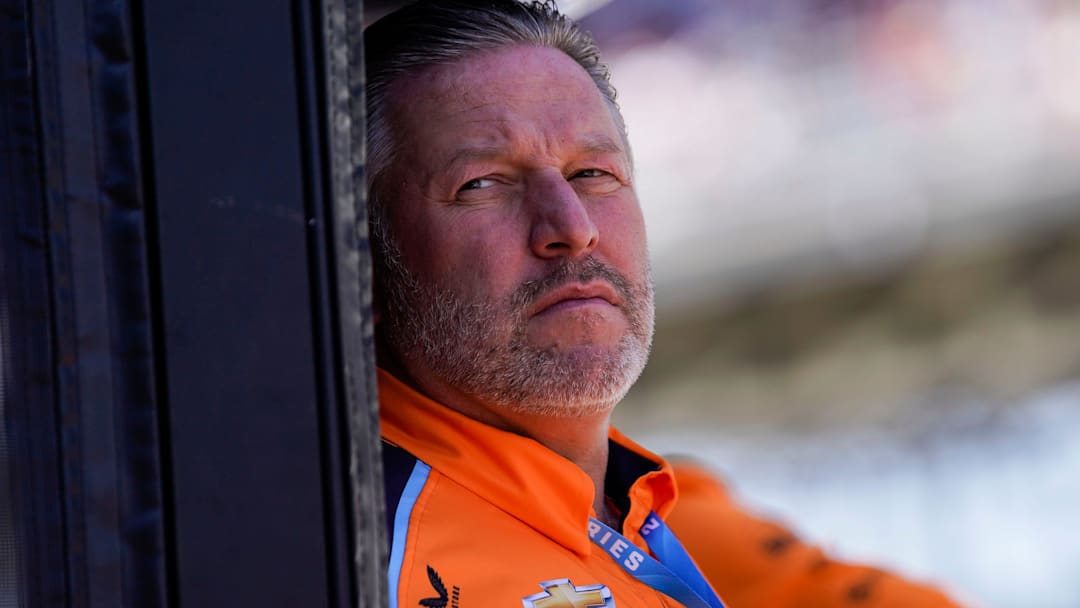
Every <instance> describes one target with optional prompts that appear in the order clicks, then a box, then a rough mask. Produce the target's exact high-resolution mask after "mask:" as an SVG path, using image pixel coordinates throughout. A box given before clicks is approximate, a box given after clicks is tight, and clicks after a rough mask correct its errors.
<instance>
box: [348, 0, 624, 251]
mask: <svg viewBox="0 0 1080 608" xmlns="http://www.w3.org/2000/svg"><path fill="white" fill-rule="evenodd" d="M515 46H544V47H550V48H553V49H557V50H560V51H562V52H564V53H566V54H567V55H568V56H569V57H570V58H571V59H573V60H574V61H576V62H577V63H578V64H579V65H580V66H581V67H582V68H584V70H585V71H586V72H587V73H588V74H589V76H590V77H591V78H592V80H593V82H594V83H595V84H596V88H597V89H599V91H600V93H601V94H603V96H604V99H605V100H606V101H607V103H608V106H609V108H610V110H611V113H612V117H613V118H614V120H615V123H616V126H617V127H618V129H619V132H620V133H621V134H622V135H623V139H624V142H625V139H626V136H625V134H626V127H625V124H624V122H623V119H622V115H621V114H620V112H619V107H618V105H617V104H616V103H615V87H614V86H612V84H611V76H610V72H609V70H608V68H607V66H606V65H605V64H603V63H601V61H600V51H599V49H598V48H597V46H596V41H595V40H594V39H593V37H592V35H591V34H589V33H588V32H586V31H585V30H583V29H581V28H580V27H579V26H578V25H577V23H575V22H574V21H572V20H571V19H570V18H568V17H566V16H565V15H563V14H561V13H560V12H559V11H558V9H557V8H556V7H555V4H554V2H553V1H551V0H545V1H542V2H541V1H533V2H519V1H517V0H421V1H420V2H417V3H415V4H411V5H409V6H406V7H404V8H402V9H399V10H397V11H395V12H393V13H391V14H389V15H387V16H385V17H383V18H382V19H380V20H378V21H377V22H375V23H374V24H372V25H371V26H370V27H368V28H367V29H366V30H365V31H364V61H365V63H366V73H367V84H366V86H365V94H366V96H367V136H368V153H367V175H368V201H369V202H368V206H369V210H370V214H371V218H372V223H373V226H372V228H373V235H372V236H373V237H374V239H375V245H376V247H378V248H380V249H381V248H382V247H384V246H385V245H387V243H385V242H384V240H385V239H386V238H387V237H388V236H389V235H388V234H387V232H386V230H387V227H386V226H385V222H386V219H387V218H386V213H387V211H388V210H387V209H386V205H387V204H388V203H389V202H390V201H389V200H388V199H389V198H392V197H391V196H388V194H389V193H387V192H384V191H382V187H381V183H380V182H381V181H382V180H381V178H382V177H383V175H384V174H385V172H386V170H387V169H388V168H389V167H390V165H391V164H392V163H393V160H394V154H395V152H396V142H395V141H394V134H393V132H392V129H391V125H390V118H391V116H390V114H391V112H390V110H389V108H387V105H386V103H387V94H388V91H389V89H390V87H391V86H392V85H393V84H394V83H395V82H396V81H397V80H398V79H399V78H402V77H408V76H410V75H412V74H416V73H419V72H420V71H422V70H424V69H425V68H428V67H430V66H434V65H440V64H449V63H454V62H457V61H461V60H464V59H466V58H468V57H470V56H472V55H474V54H476V53H483V52H486V51H493V50H497V49H502V48H510V47H515ZM627 152H628V153H629V150H627ZM377 253H385V251H382V252H377Z"/></svg>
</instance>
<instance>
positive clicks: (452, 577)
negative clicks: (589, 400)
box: [379, 370, 679, 608]
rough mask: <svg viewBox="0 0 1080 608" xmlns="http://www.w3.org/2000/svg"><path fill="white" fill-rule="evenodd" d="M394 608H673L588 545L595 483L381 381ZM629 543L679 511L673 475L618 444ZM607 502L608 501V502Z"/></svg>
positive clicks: (518, 441) (532, 444)
mask: <svg viewBox="0 0 1080 608" xmlns="http://www.w3.org/2000/svg"><path fill="white" fill-rule="evenodd" d="M379 398H380V401H381V403H382V408H381V410H382V413H381V423H382V435H383V439H384V444H383V462H384V465H385V475H386V488H387V492H386V494H387V524H388V527H389V529H390V531H391V536H392V539H391V551H390V566H389V579H390V606H391V608H395V607H400V608H405V607H409V608H414V607H416V606H423V607H426V608H481V607H483V608H487V607H512V606H525V608H531V607H535V608H585V607H587V606H599V607H605V606H606V607H608V608H612V607H614V606H617V607H618V608H646V607H649V608H662V607H667V608H676V607H678V606H679V604H677V603H675V601H674V600H672V599H670V598H668V597H667V596H665V595H662V594H660V593H658V592H657V591H654V590H653V589H652V588H651V587H649V586H647V585H645V584H643V583H640V582H638V581H637V580H636V579H634V578H633V577H632V576H631V575H629V574H627V573H626V572H625V571H624V570H623V569H622V568H620V567H619V566H618V565H617V564H616V563H615V562H614V560H612V558H611V557H609V556H608V554H607V553H605V552H604V551H603V550H602V549H600V548H599V547H596V546H595V545H593V543H592V541H591V540H590V539H589V536H588V533H587V528H586V525H587V522H588V519H589V517H590V516H595V512H594V511H593V509H592V504H593V494H594V491H593V484H592V480H591V479H589V477H588V476H587V475H586V474H585V473H584V472H583V471H582V470H581V469H579V468H578V467H577V465H575V464H574V463H572V462H570V461H569V460H567V459H565V458H563V457H562V456H559V455H558V454H556V453H554V452H552V451H551V450H548V449H547V448H545V447H544V446H543V445H541V444H540V443H538V442H536V441H534V440H532V439H529V438H526V437H522V436H519V435H515V434H512V433H508V432H504V431H500V430H498V429H495V428H493V427H490V426H487V425H485V424H482V423H480V422H477V421H475V420H472V419H471V418H467V417H466V416H463V415H462V414H459V413H458V412H456V411H454V410H451V409H450V408H447V407H445V406H443V405H440V404H438V403H435V402H433V401H431V400H429V399H427V398H426V397H424V396H422V395H420V394H419V393H417V392H416V391H413V390H412V389H410V388H409V387H407V386H405V385H404V384H402V383H401V382H400V381H398V380H397V379H395V378H394V377H393V376H391V375H389V374H387V373H386V372H384V371H382V370H380V372H379ZM610 437H611V443H610V446H611V457H610V458H609V469H608V489H609V490H611V491H612V492H613V493H616V494H617V495H619V496H622V497H624V498H625V501H624V502H623V505H621V506H622V507H624V508H623V509H622V510H623V512H624V513H625V514H626V518H625V524H624V526H623V530H622V531H623V534H624V535H625V536H626V537H627V538H628V539H630V540H631V541H632V542H633V543H635V544H636V545H638V546H639V547H644V546H645V543H644V541H643V539H642V538H641V536H640V535H639V534H638V532H637V530H638V529H639V528H640V527H641V525H642V524H643V523H644V521H645V517H646V516H647V515H648V513H649V512H650V511H651V510H655V511H656V513H657V514H659V515H660V516H661V517H663V516H664V515H666V514H667V513H668V512H669V511H670V510H671V507H672V505H673V503H674V499H675V480H674V477H673V475H672V472H671V468H670V467H669V466H668V464H667V463H666V462H664V461H663V460H662V459H660V458H659V457H657V456H654V455H652V454H650V453H649V452H647V451H645V450H644V449H642V448H641V447H639V446H637V445H636V444H634V443H632V442H631V441H629V440H628V439H626V438H625V437H623V436H622V435H621V434H619V433H618V432H617V431H615V430H612V432H611V435H610ZM609 495H610V494H609Z"/></svg>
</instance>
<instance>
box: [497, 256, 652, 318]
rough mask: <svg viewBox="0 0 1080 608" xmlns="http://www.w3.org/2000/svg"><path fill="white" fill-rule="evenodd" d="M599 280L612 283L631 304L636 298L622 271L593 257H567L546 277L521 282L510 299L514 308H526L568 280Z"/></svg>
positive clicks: (573, 281)
mask: <svg viewBox="0 0 1080 608" xmlns="http://www.w3.org/2000/svg"><path fill="white" fill-rule="evenodd" d="M597 279H601V280H604V281H607V282H608V283H610V284H611V286H612V287H614V288H615V290H616V291H618V292H619V295H620V296H621V297H622V300H623V302H625V303H627V304H629V303H631V302H633V301H634V290H633V287H632V286H631V283H630V281H629V280H628V279H627V278H626V277H625V276H623V274H622V273H620V272H619V271H617V270H615V269H614V268H612V267H611V266H608V265H607V264H604V263H603V262H601V261H600V260H598V259H596V258H594V257H588V258H585V259H583V260H564V261H563V262H562V263H561V264H559V265H558V266H556V267H555V268H554V269H552V270H551V272H549V273H548V274H547V275H545V276H544V277H542V278H539V279H535V280H531V281H525V282H524V283H522V284H521V286H520V287H518V288H517V289H516V290H514V293H513V294H512V295H511V297H510V301H511V304H512V305H513V306H514V308H515V309H518V310H524V309H525V308H526V307H528V306H529V305H530V304H532V303H533V302H534V301H536V300H537V299H538V298H540V297H542V296H543V295H544V294H546V293H548V292H550V291H552V290H554V289H558V288H559V287H562V286H563V285H566V284H567V283H588V282H589V281H594V280H597Z"/></svg>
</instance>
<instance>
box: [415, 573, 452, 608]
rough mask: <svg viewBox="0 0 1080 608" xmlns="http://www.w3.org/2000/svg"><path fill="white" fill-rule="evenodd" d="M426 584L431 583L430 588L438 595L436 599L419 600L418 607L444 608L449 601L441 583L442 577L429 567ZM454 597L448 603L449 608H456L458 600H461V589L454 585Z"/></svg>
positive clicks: (444, 586) (444, 587)
mask: <svg viewBox="0 0 1080 608" xmlns="http://www.w3.org/2000/svg"><path fill="white" fill-rule="evenodd" d="M427 577H428V582H430V583H431V588H432V589H434V590H435V593H437V594H438V596H437V597H426V598H424V599H422V600H420V605H421V606H423V607H424V608H446V604H447V602H448V601H449V600H450V597H448V594H447V592H446V585H444V584H443V582H442V577H440V576H439V573H438V572H436V571H435V568H432V567H431V566H430V565H429V566H428V567H427ZM453 593H454V597H453V601H452V602H450V608H458V600H459V599H460V598H461V588H460V587H458V586H457V585H454V592H453Z"/></svg>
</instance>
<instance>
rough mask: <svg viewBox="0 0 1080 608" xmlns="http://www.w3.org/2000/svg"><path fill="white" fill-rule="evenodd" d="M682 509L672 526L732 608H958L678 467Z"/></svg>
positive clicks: (700, 472) (702, 474)
mask: <svg viewBox="0 0 1080 608" xmlns="http://www.w3.org/2000/svg"><path fill="white" fill-rule="evenodd" d="M674 469H675V477H676V479H677V481H678V485H679V502H678V504H677V505H676V506H675V509H674V510H673V511H672V513H671V515H670V516H669V517H668V518H667V521H668V523H669V525H670V526H671V528H672V529H673V530H674V531H675V533H676V534H677V535H678V536H679V539H680V540H681V541H682V542H683V545H684V546H685V547H686V549H687V551H689V552H690V554H691V555H693V556H694V559H695V560H696V561H697V563H698V565H699V566H700V567H701V569H702V572H703V573H704V574H705V576H706V577H707V578H708V579H709V582H711V583H712V585H713V587H714V588H715V589H716V590H717V592H718V593H719V594H720V596H721V597H723V598H724V600H725V601H726V602H727V603H728V605H729V608H739V607H743V608H748V607H758V608H849V607H850V608H901V607H903V608H907V607H918V608H940V607H955V606H959V604H956V603H954V602H953V601H952V600H950V599H949V598H948V597H946V596H945V595H944V594H942V593H941V592H940V591H938V590H936V589H933V588H931V587H927V586H923V585H919V584H915V583H912V582H909V581H906V580H903V579H901V578H899V577H897V576H894V575H892V574H889V573H886V572H883V571H881V570H878V569H875V568H871V567H867V566H860V565H852V564H845V563H840V562H837V561H834V560H831V559H829V558H828V557H827V556H826V555H824V554H823V553H822V552H821V551H820V550H819V549H817V548H816V547H813V546H810V545H807V544H805V543H803V542H801V541H800V540H799V539H798V538H796V537H795V536H794V535H793V534H792V533H791V531H789V530H787V529H786V528H784V527H782V526H779V525H777V524H775V523H773V522H770V521H767V520H764V519H760V518H757V517H754V516H752V515H750V514H748V513H747V512H746V511H744V510H743V509H742V508H741V507H739V506H738V505H737V504H736V503H735V502H734V501H733V500H732V498H731V496H730V495H729V494H728V492H727V490H726V488H724V487H723V485H722V484H721V483H720V482H719V481H718V480H717V478H716V476H715V475H713V474H712V473H711V472H709V471H708V470H706V469H705V468H703V467H701V466H699V465H697V464H694V463H691V462H682V461H680V462H676V463H674Z"/></svg>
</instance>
